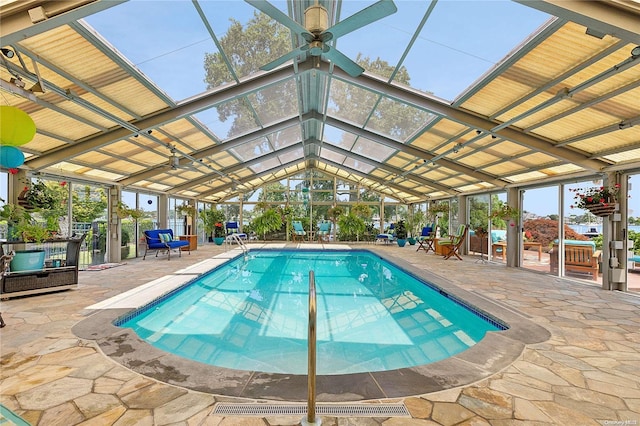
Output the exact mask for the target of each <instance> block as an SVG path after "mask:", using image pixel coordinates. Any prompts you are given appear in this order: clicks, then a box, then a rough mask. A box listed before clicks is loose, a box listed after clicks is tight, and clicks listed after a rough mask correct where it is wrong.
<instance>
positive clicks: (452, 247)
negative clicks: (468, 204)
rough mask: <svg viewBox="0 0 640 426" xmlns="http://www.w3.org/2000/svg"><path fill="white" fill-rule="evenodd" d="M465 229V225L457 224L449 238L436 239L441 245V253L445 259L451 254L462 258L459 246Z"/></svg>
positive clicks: (465, 234) (464, 236)
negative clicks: (454, 231) (456, 228)
mask: <svg viewBox="0 0 640 426" xmlns="http://www.w3.org/2000/svg"><path fill="white" fill-rule="evenodd" d="M467 230H468V227H467V225H464V224H462V225H459V226H458V230H457V231H456V233H455V235H452V236H451V237H450V238H443V239H441V240H438V245H439V246H442V253H443V256H444V258H445V260H446V259H449V258H450V257H451V256H455V257H457V258H458V259H460V260H462V257H460V247H461V246H462V243H464V241H465V238H466V236H467Z"/></svg>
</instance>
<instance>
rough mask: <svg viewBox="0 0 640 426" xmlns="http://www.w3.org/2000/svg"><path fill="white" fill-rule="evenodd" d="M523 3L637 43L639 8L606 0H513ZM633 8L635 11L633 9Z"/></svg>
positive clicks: (639, 42) (639, 36)
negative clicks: (618, 4) (625, 7)
mask: <svg viewBox="0 0 640 426" xmlns="http://www.w3.org/2000/svg"><path fill="white" fill-rule="evenodd" d="M514 1H515V2H517V3H521V4H523V5H525V6H527V7H531V8H534V9H538V10H540V11H542V12H545V13H548V14H550V15H554V16H558V17H560V18H563V19H566V20H568V21H572V22H575V23H577V24H580V25H583V26H585V27H587V28H590V29H592V30H596V31H598V32H600V33H604V34H609V35H610V36H613V37H616V38H619V39H620V40H625V41H627V42H628V43H634V44H638V45H640V32H638V28H640V12H638V9H639V8H637V7H636V8H628V9H626V10H625V9H622V8H620V7H618V6H616V5H614V4H613V2H610V1H584V0H533V1H532V0H514ZM634 11H635V13H634Z"/></svg>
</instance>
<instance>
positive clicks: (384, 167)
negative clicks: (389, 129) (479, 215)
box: [320, 144, 459, 195]
mask: <svg viewBox="0 0 640 426" xmlns="http://www.w3.org/2000/svg"><path fill="white" fill-rule="evenodd" d="M323 149H328V150H329V151H334V152H337V153H339V154H341V155H344V156H346V157H351V158H355V159H356V160H358V161H360V162H362V163H366V164H371V165H372V166H375V167H376V168H378V169H381V170H384V171H387V172H389V173H392V174H395V175H398V176H402V175H404V176H403V177H404V178H406V179H407V180H412V181H414V182H416V183H419V184H420V185H424V186H429V187H431V188H433V189H437V190H439V191H444V192H446V193H448V194H451V195H457V194H459V192H458V191H456V190H455V189H454V188H451V187H450V186H446V185H442V184H439V183H437V182H434V181H431V180H428V179H425V178H423V177H421V176H412V175H411V171H409V172H408V173H407V172H406V171H405V170H403V169H400V168H398V167H394V166H390V165H388V164H385V163H382V162H380V161H377V160H372V159H371V158H367V157H365V156H363V155H360V154H355V153H353V152H351V151H348V150H346V149H344V148H340V147H337V146H335V145H331V144H325V145H324V146H323ZM320 159H321V160H323V161H324V159H323V158H322V157H320ZM405 173H406V175H405ZM407 176H408V177H407Z"/></svg>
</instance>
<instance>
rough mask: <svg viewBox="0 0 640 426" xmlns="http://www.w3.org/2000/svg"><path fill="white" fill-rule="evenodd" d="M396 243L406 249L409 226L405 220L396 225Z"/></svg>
mask: <svg viewBox="0 0 640 426" xmlns="http://www.w3.org/2000/svg"><path fill="white" fill-rule="evenodd" d="M396 241H397V243H398V246H400V247H404V246H405V244H407V226H406V225H405V223H404V220H400V221H398V223H397V224H396Z"/></svg>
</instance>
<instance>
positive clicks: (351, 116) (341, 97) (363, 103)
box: [327, 79, 380, 127]
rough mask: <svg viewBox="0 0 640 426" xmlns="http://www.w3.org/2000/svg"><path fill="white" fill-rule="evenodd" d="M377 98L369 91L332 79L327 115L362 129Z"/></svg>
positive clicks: (376, 95)
mask: <svg viewBox="0 0 640 426" xmlns="http://www.w3.org/2000/svg"><path fill="white" fill-rule="evenodd" d="M379 97H380V96H379V95H378V94H376V93H374V92H372V91H370V90H365V89H362V88H360V87H356V86H353V85H351V84H348V83H345V82H343V81H340V80H336V79H333V80H331V89H330V91H329V106H328V111H327V115H329V116H331V117H335V118H338V119H340V120H342V121H346V122H348V123H353V124H355V125H356V126H358V127H362V126H364V123H365V121H366V120H367V118H368V117H369V113H370V112H371V109H372V108H373V107H374V106H375V104H376V102H377V101H378V98H379Z"/></svg>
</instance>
